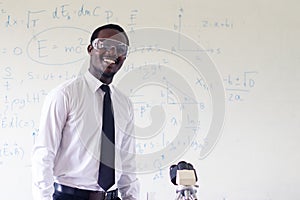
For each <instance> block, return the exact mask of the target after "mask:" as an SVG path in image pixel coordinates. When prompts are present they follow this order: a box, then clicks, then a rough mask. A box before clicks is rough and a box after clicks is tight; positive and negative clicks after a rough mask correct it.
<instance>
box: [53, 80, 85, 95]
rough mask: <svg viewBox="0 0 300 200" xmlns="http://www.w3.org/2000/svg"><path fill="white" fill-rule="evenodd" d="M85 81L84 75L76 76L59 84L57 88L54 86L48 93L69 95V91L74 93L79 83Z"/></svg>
mask: <svg viewBox="0 0 300 200" xmlns="http://www.w3.org/2000/svg"><path fill="white" fill-rule="evenodd" d="M82 83H83V78H82V77H74V78H72V79H69V80H66V81H64V82H62V83H60V84H59V85H57V86H56V87H55V88H53V89H52V90H51V91H50V92H49V94H48V95H57V94H63V95H67V94H69V93H72V91H74V88H78V85H80V84H82Z"/></svg>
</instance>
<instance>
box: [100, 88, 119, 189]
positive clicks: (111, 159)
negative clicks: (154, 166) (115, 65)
mask: <svg viewBox="0 0 300 200" xmlns="http://www.w3.org/2000/svg"><path fill="white" fill-rule="evenodd" d="M100 88H101V89H102V90H103V91H104V92H105V94H104V101H103V117H102V118H103V121H102V136H101V138H102V140H101V156H100V167H99V177H98V183H99V185H100V186H101V188H102V189H104V190H105V191H107V190H108V189H109V188H110V187H111V186H113V185H114V183H115V169H114V168H115V125H114V116H113V112H112V104H111V98H110V90H109V87H108V86H107V85H101V87H100Z"/></svg>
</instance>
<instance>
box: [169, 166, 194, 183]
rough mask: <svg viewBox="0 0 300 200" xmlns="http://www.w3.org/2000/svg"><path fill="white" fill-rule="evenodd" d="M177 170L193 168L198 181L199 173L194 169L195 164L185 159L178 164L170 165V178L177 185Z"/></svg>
mask: <svg viewBox="0 0 300 200" xmlns="http://www.w3.org/2000/svg"><path fill="white" fill-rule="evenodd" d="M177 170H192V171H193V172H194V176H195V179H196V181H197V179H198V178H197V174H196V170H195V169H194V167H193V165H192V164H190V163H187V162H185V161H180V162H179V163H178V164H177V165H172V166H171V167H170V179H171V182H172V183H173V184H174V185H177V183H176V178H177Z"/></svg>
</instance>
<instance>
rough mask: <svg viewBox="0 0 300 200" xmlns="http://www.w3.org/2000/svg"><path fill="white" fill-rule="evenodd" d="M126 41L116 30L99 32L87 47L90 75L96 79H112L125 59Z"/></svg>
mask: <svg viewBox="0 0 300 200" xmlns="http://www.w3.org/2000/svg"><path fill="white" fill-rule="evenodd" d="M126 41H127V40H126V37H125V36H124V34H123V33H120V32H119V31H117V30H114V29H104V30H101V31H100V32H99V33H98V37H97V39H95V40H94V41H93V42H92V45H90V46H89V47H88V50H89V54H90V56H91V61H90V71H91V73H92V74H93V75H94V76H96V77H97V78H101V77H105V78H113V76H114V75H115V74H116V73H117V72H118V71H119V69H120V68H121V66H122V64H123V62H124V60H125V59H126V54H127V45H126Z"/></svg>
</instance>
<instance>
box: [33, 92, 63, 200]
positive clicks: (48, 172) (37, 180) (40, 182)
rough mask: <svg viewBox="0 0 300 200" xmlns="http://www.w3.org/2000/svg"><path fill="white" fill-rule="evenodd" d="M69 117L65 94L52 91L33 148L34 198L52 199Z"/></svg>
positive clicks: (43, 109)
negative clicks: (60, 147)
mask: <svg viewBox="0 0 300 200" xmlns="http://www.w3.org/2000/svg"><path fill="white" fill-rule="evenodd" d="M66 119H67V106H66V98H65V95H63V93H62V92H61V91H52V92H51V93H49V94H48V96H47V97H46V99H45V102H44V105H43V108H42V111H41V118H40V125H39V132H38V134H37V136H36V138H35V143H34V145H33V150H32V192H33V198H34V200H52V195H53V192H54V188H53V183H54V178H53V167H54V159H55V155H56V152H57V149H58V147H59V145H60V141H61V137H62V130H63V127H64V125H65V122H66Z"/></svg>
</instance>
